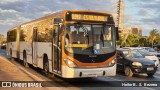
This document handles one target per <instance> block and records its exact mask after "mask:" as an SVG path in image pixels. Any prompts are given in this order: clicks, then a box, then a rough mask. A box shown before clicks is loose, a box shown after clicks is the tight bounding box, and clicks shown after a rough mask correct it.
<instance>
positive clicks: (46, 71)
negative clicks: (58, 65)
mask: <svg viewBox="0 0 160 90" xmlns="http://www.w3.org/2000/svg"><path fill="white" fill-rule="evenodd" d="M43 61H44V63H43V69H44V73H45V75H46V76H48V75H49V63H48V58H47V56H44V60H43Z"/></svg>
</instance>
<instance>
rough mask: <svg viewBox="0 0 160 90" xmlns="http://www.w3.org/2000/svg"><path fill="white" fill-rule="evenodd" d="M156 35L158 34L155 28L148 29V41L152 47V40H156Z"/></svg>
mask: <svg viewBox="0 0 160 90" xmlns="http://www.w3.org/2000/svg"><path fill="white" fill-rule="evenodd" d="M157 36H158V31H157V29H153V30H151V31H150V35H149V42H150V43H151V44H152V47H153V44H154V41H155V40H156V38H157Z"/></svg>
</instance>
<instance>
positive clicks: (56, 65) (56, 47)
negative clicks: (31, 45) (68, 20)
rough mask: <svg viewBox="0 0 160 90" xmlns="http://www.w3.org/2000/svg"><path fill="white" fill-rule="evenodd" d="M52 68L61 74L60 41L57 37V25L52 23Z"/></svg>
mask: <svg viewBox="0 0 160 90" xmlns="http://www.w3.org/2000/svg"><path fill="white" fill-rule="evenodd" d="M52 55H53V70H54V72H56V73H59V74H61V42H60V37H59V26H58V25H54V29H53V54H52Z"/></svg>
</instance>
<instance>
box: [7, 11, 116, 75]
mask: <svg viewBox="0 0 160 90" xmlns="http://www.w3.org/2000/svg"><path fill="white" fill-rule="evenodd" d="M7 54H8V55H9V56H10V57H13V58H18V59H20V60H23V63H24V65H25V66H27V65H28V64H31V65H33V66H35V67H38V68H41V69H43V70H44V71H45V72H46V73H51V74H56V75H58V76H61V77H63V78H80V77H97V76H114V75H116V29H115V23H114V20H113V16H112V15H111V14H109V13H105V12H98V11H90V10H66V11H61V12H56V13H52V14H50V15H46V16H44V17H42V18H39V19H36V20H33V21H30V22H27V23H24V24H21V25H18V26H16V27H14V28H12V29H11V30H9V31H8V32H7Z"/></svg>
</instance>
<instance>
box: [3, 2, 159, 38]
mask: <svg viewBox="0 0 160 90" xmlns="http://www.w3.org/2000/svg"><path fill="white" fill-rule="evenodd" d="M117 2H118V0H0V34H4V35H5V37H6V33H7V31H8V30H9V29H10V28H13V27H15V26H16V25H19V24H22V23H25V22H28V21H31V20H34V19H37V18H39V17H42V16H44V15H46V14H49V13H53V12H57V11H61V10H77V9H79V10H81V9H83V10H98V11H104V12H109V13H111V14H113V15H114V16H116V13H117ZM123 2H124V26H125V27H138V28H142V30H143V31H142V35H143V36H147V35H149V32H150V30H152V29H154V28H155V29H157V30H160V21H159V20H160V12H159V11H160V5H159V4H160V0H123ZM115 20H117V19H115Z"/></svg>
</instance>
